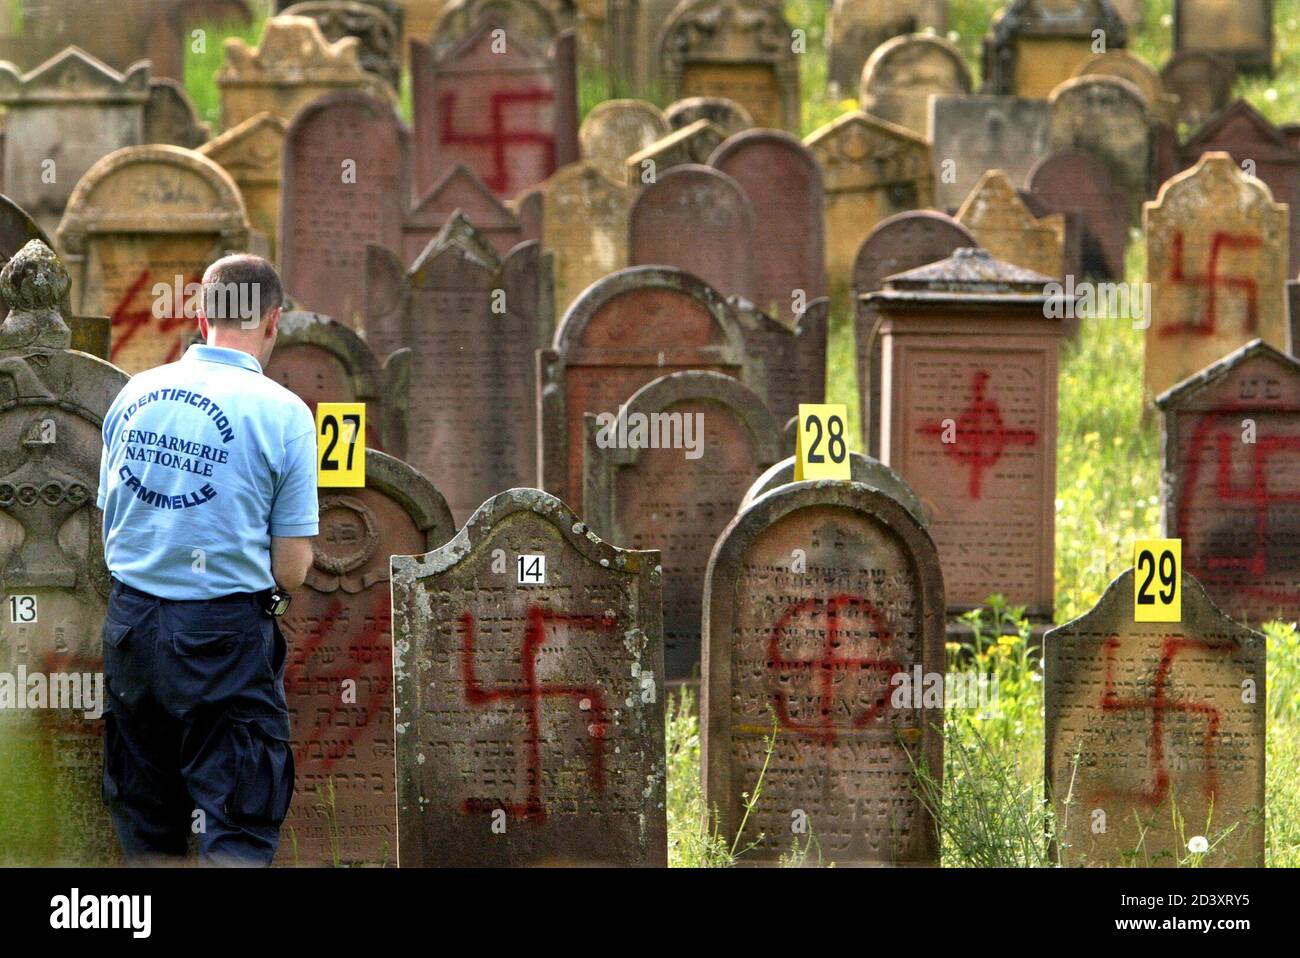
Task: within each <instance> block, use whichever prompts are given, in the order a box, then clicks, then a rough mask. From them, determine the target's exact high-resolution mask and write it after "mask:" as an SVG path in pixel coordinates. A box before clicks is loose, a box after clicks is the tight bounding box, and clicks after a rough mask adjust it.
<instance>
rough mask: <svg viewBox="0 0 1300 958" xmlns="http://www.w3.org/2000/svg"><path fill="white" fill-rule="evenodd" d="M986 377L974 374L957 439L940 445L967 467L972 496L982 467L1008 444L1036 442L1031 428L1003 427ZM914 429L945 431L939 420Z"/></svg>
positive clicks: (993, 462) (978, 487) (988, 465)
mask: <svg viewBox="0 0 1300 958" xmlns="http://www.w3.org/2000/svg"><path fill="white" fill-rule="evenodd" d="M989 378H990V377H989V373H988V372H986V371H985V370H983V369H981V370H978V371H977V372H976V373H975V384H974V388H975V394H974V395H973V396H972V397H971V402H970V405H969V406H967V407H966V410H965V411H964V412H963V413H962V414H961V418H959V419H958V420H957V422H956V428H955V432H956V439H957V441H956V442H948V443H944V444H943V447H944V448H943V453H944V455H945V456H952V457H953V458H954V459H957V460H959V461H961V462H962V463H964V464H965V465H967V466H969V467H970V484H969V486H968V489H967V491H968V493H969V494H970V497H971V498H972V499H978V498H980V496H981V494H982V492H983V482H984V470H985V469H991V468H993V467H994V466H996V465H997V464H998V462H999V461H1000V460H1001V459H1002V454H1003V453H1004V452H1005V451H1006V449H1007V447H1008V446H1011V445H1024V446H1032V445H1034V444H1035V443H1037V442H1038V433H1036V432H1035V431H1034V430H1032V429H1008V428H1007V427H1006V423H1004V422H1003V421H1002V409H1001V407H1000V406H999V405H998V403H997V400H995V399H989V398H988V396H986V395H985V389H986V387H987V386H988V381H989ZM917 431H918V432H920V433H922V434H923V435H926V436H940V437H942V435H943V433H944V432H945V430H944V427H943V423H941V422H940V423H926V424H925V425H923V426H921V427H920V429H918V430H917Z"/></svg>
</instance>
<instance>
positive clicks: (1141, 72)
mask: <svg viewBox="0 0 1300 958" xmlns="http://www.w3.org/2000/svg"><path fill="white" fill-rule="evenodd" d="M1074 76H1075V77H1082V76H1110V77H1119V78H1120V79H1121V80H1128V82H1129V83H1132V84H1133V85H1134V86H1135V87H1137V88H1138V90H1139V91H1140V92H1141V94H1142V98H1143V99H1144V100H1146V101H1147V109H1148V110H1149V111H1150V113H1151V118H1152V119H1153V120H1159V121H1160V122H1163V123H1176V122H1177V118H1178V101H1177V98H1176V97H1173V96H1170V95H1169V93H1167V92H1166V91H1165V82H1164V80H1162V79H1161V78H1160V74H1159V73H1158V72H1157V71H1156V68H1155V67H1153V66H1152V65H1151V64H1149V63H1147V62H1146V61H1145V60H1143V59H1142V58H1141V57H1140V56H1138V55H1137V54H1135V53H1131V52H1129V51H1128V50H1106V51H1105V52H1102V53H1094V54H1093V55H1092V56H1090V57H1088V58H1087V59H1085V60H1083V61H1081V62H1080V63H1079V65H1078V66H1077V67H1075V68H1074Z"/></svg>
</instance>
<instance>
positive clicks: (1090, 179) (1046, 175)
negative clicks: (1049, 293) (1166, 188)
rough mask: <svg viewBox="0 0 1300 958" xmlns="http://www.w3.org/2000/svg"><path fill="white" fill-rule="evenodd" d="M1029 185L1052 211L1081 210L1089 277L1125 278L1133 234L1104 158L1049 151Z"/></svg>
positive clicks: (1122, 195)
mask: <svg viewBox="0 0 1300 958" xmlns="http://www.w3.org/2000/svg"><path fill="white" fill-rule="evenodd" d="M1025 182H1026V186H1027V187H1028V189H1029V191H1030V192H1031V193H1032V194H1033V195H1034V196H1035V197H1037V198H1038V199H1039V200H1040V201H1041V202H1042V203H1044V204H1045V205H1046V206H1048V207H1049V208H1052V209H1064V208H1067V207H1073V208H1075V209H1078V210H1079V212H1080V216H1081V220H1082V223H1081V226H1082V230H1083V237H1082V247H1083V248H1082V250H1081V253H1082V256H1083V271H1084V273H1086V274H1088V275H1091V276H1103V277H1107V278H1110V279H1122V278H1123V276H1124V250H1125V247H1126V245H1127V244H1128V233H1129V227H1128V222H1129V208H1128V197H1127V196H1126V195H1125V193H1124V191H1123V190H1122V189H1121V188H1119V187H1117V186H1116V185H1115V181H1114V180H1113V179H1112V178H1111V175H1110V170H1109V169H1108V168H1107V167H1106V164H1105V163H1103V162H1102V161H1101V159H1099V158H1098V157H1097V156H1096V155H1094V154H1092V153H1088V152H1086V151H1084V150H1062V151H1060V152H1054V153H1050V154H1048V155H1047V156H1045V157H1043V158H1042V159H1041V160H1039V161H1038V162H1037V163H1036V164H1034V168H1033V169H1032V170H1030V172H1029V176H1028V178H1027V179H1026V181H1025Z"/></svg>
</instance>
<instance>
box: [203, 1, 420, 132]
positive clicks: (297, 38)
mask: <svg viewBox="0 0 1300 958" xmlns="http://www.w3.org/2000/svg"><path fill="white" fill-rule="evenodd" d="M225 56H226V62H225V63H224V65H223V66H222V67H221V69H220V70H219V71H218V72H217V87H218V88H219V89H220V91H221V128H222V129H223V130H230V129H233V128H234V127H237V126H239V125H240V124H241V123H243V122H244V121H245V120H248V119H251V118H252V117H255V116H257V115H258V114H259V113H274V114H275V115H276V116H278V117H279V118H280V119H282V120H284V121H285V123H291V122H293V119H294V117H296V116H297V115H298V111H299V110H301V109H302V108H303V107H304V106H306V105H307V104H308V103H311V102H312V101H313V100H315V99H316V98H317V97H321V96H325V95H326V94H329V93H340V92H343V91H358V92H364V93H369V94H370V95H371V96H375V97H377V98H379V99H381V100H389V101H392V100H393V99H394V97H395V94H394V93H393V91H392V89H391V88H390V87H389V86H388V84H387V83H385V82H384V81H383V80H380V79H379V78H378V77H376V76H374V75H373V74H370V73H367V72H366V71H365V70H364V69H362V66H361V41H359V40H357V39H356V38H355V37H345V38H344V39H342V40H338V41H336V42H334V43H330V42H329V41H328V40H326V39H325V35H324V34H323V33H321V31H320V26H319V25H317V23H316V21H315V20H312V19H310V18H309V17H284V16H281V17H272V18H271V19H269V20H267V21H266V26H265V27H264V28H263V30H262V39H261V40H260V41H259V42H258V45H257V46H256V47H251V46H249V45H248V44H247V43H245V42H244V41H243V40H242V39H240V38H239V37H230V38H229V39H227V40H226V43H225Z"/></svg>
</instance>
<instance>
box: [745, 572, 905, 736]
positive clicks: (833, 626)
mask: <svg viewBox="0 0 1300 958" xmlns="http://www.w3.org/2000/svg"><path fill="white" fill-rule="evenodd" d="M823 606H824V607H825V612H826V625H825V630H824V631H825V636H826V638H825V642H824V644H823V646H822V655H821V658H817V659H787V658H786V657H785V656H783V655H782V654H781V638H782V636H783V634H784V633H785V631H786V629H787V628H789V627H790V625H791V623H792V622H793V621H794V620H795V618H796V617H798V616H802V615H809V614H811V615H814V616H815V615H817V614H818V613H819V612H820V611H821V608H822V607H823ZM846 608H857V609H860V610H862V611H863V612H865V613H866V614H867V617H868V618H869V619H870V622H871V632H872V633H874V634H875V636H876V641H877V642H879V643H880V645H881V646H882V647H888V645H889V644H890V642H892V641H893V635H892V634H891V633H890V631H889V625H888V623H886V621H885V617H884V616H883V615H882V614H881V613H880V611H879V610H878V609H877V608H876V607H875V606H874V605H872V604H871V603H870V602H868V601H867V600H866V599H864V598H863V597H861V596H855V595H844V594H837V595H832V596H830V597H829V598H827V599H825V600H822V599H806V600H804V601H803V602H797V603H795V604H794V605H792V606H790V607H788V608H787V609H786V610H785V612H784V613H783V614H782V616H781V618H780V619H778V620H777V623H776V625H775V626H774V627H773V629H772V634H771V636H770V637H769V639H768V643H767V667H768V669H769V670H771V672H772V673H773V674H774V675H775V676H776V688H775V691H774V693H773V696H772V704H773V708H774V709H775V710H776V718H777V722H778V723H780V726H781V727H782V728H783V729H786V730H787V731H790V732H795V733H797V734H799V735H803V736H806V737H808V738H811V739H814V740H816V741H818V742H821V743H822V744H824V745H830V744H832V743H833V742H834V741H835V739H836V737H837V736H838V734H839V731H840V730H839V729H838V728H837V726H836V725H835V717H834V709H835V699H836V695H835V683H836V677H837V676H838V677H839V678H840V680H841V681H844V680H845V679H846V678H847V677H848V676H849V675H850V674H852V673H854V672H878V673H881V674H882V675H883V681H882V682H880V685H879V696H878V697H877V698H876V700H875V701H874V702H872V703H871V705H870V706H868V707H867V708H865V709H863V710H862V712H860V713H859V714H857V715H855V716H853V718H852V727H853V728H855V729H856V728H862V727H864V726H866V725H867V724H869V723H870V722H873V721H874V720H875V719H877V718H878V717H879V716H880V715H881V714H882V713H883V712H884V710H885V706H886V703H887V701H888V699H887V690H888V688H889V677H890V676H891V675H893V674H894V673H895V672H898V671H900V670H901V666H899V664H898V663H897V662H895V661H894V660H893V659H890V658H881V657H874V658H871V657H864V658H848V657H845V656H842V655H841V654H839V652H840V647H841V646H842V645H844V643H845V639H844V637H843V636H842V635H841V630H842V625H841V622H840V612H841V610H843V609H846ZM801 672H803V673H807V674H808V675H809V676H810V677H811V678H812V679H813V680H815V682H816V685H817V705H818V708H817V719H816V721H815V722H798V721H795V719H794V718H793V717H792V716H791V715H790V702H789V698H788V693H787V692H786V691H785V690H784V689H783V688H781V685H782V684H783V683H784V682H785V681H786V680H785V676H786V675H787V674H789V673H801Z"/></svg>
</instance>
